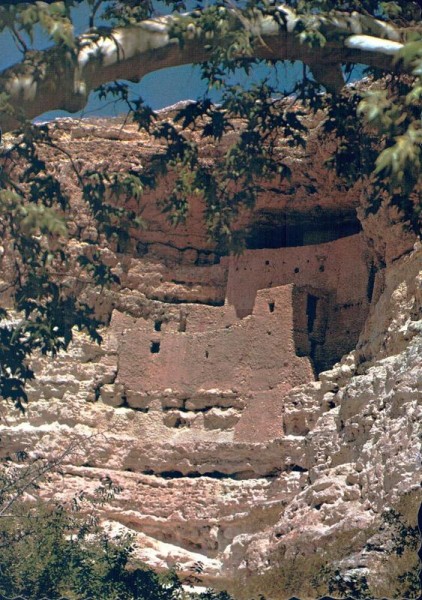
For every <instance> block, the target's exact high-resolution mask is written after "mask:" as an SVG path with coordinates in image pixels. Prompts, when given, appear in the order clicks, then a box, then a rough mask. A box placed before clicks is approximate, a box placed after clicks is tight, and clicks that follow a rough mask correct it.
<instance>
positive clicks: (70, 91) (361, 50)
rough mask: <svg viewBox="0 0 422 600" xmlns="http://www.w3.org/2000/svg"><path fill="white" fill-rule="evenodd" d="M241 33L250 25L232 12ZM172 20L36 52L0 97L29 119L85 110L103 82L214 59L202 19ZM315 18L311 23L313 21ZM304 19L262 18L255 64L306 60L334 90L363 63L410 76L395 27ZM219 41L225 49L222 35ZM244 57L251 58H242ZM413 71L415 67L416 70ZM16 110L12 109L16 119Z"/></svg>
mask: <svg viewBox="0 0 422 600" xmlns="http://www.w3.org/2000/svg"><path fill="white" fill-rule="evenodd" d="M232 17H233V18H232V24H233V28H235V27H237V28H239V26H244V24H242V23H240V21H239V18H238V17H237V16H236V14H235V12H234V11H232ZM189 18H190V16H189V15H188V14H185V15H182V16H180V15H170V16H165V17H159V18H156V19H149V20H146V21H143V22H141V23H139V25H137V26H130V27H121V28H116V29H114V30H112V31H111V32H110V34H107V35H99V34H96V33H92V32H90V33H86V34H84V35H82V36H81V37H80V38H78V40H77V47H78V48H79V50H78V51H77V53H76V55H75V56H72V55H71V52H70V51H66V50H64V49H62V48H58V47H53V48H50V49H48V50H45V51H44V52H31V53H28V55H27V56H26V57H25V59H24V60H23V62H22V63H20V64H17V65H14V66H13V67H11V68H9V69H7V70H5V71H3V73H1V74H0V91H2V92H6V94H8V96H9V97H10V100H9V104H10V105H11V107H13V108H14V109H15V111H16V109H17V107H18V109H17V111H18V112H19V113H21V115H22V116H25V117H26V118H34V117H36V116H39V115H40V114H42V113H44V112H46V111H49V110H54V109H63V110H67V111H69V112H76V111H78V110H81V109H82V108H83V107H84V106H85V105H86V103H87V100H88V95H89V93H90V91H91V90H93V89H95V88H97V87H98V86H100V85H101V84H104V83H107V82H110V81H114V80H117V79H124V80H130V81H139V80H140V79H141V78H142V77H143V76H144V75H146V74H147V73H150V72H153V71H157V70H160V69H164V68H166V67H174V66H179V65H184V64H190V63H193V62H196V63H198V62H203V61H206V60H207V59H208V58H209V57H210V55H209V52H208V51H207V49H206V46H207V44H209V43H210V39H209V34H208V37H207V34H204V33H203V32H202V31H201V30H200V29H199V27H197V25H195V19H194V18H193V17H192V18H191V21H190V22H189ZM179 19H184V22H185V24H186V22H187V21H188V25H187V29H186V31H187V33H186V35H185V39H184V44H179V42H178V40H177V39H174V38H171V37H170V32H171V29H172V27H173V26H174V24H175V23H177V21H178V20H179ZM305 19H308V21H305ZM312 19H313V21H312V23H309V16H308V17H303V16H298V15H297V14H296V13H295V12H294V11H293V10H292V9H290V8H289V7H287V6H284V5H281V6H279V7H278V9H277V11H276V13H275V16H262V15H260V14H259V13H256V16H255V17H254V19H253V20H252V21H250V26H249V30H250V32H251V34H252V36H253V37H254V39H255V40H256V44H255V47H254V49H253V56H251V59H252V58H260V59H271V60H300V61H302V62H304V63H305V64H307V65H309V67H310V68H311V70H312V72H313V74H314V76H315V77H316V78H317V79H318V80H319V81H320V82H321V83H323V85H324V86H325V87H326V88H327V89H328V90H329V91H338V90H339V89H341V87H342V85H344V82H343V77H342V74H341V71H340V65H341V64H347V63H361V64H365V65H368V66H371V67H377V68H379V69H382V70H387V71H398V70H400V71H403V70H404V67H403V66H402V65H399V64H397V62H396V61H395V60H394V59H395V57H396V55H397V53H398V52H399V50H400V49H401V48H402V47H403V44H402V43H401V39H400V35H401V34H400V32H399V30H398V29H395V28H394V27H392V26H391V25H389V24H386V23H384V22H382V21H379V20H377V19H374V18H370V17H368V16H366V15H361V14H358V13H351V14H348V13H332V14H330V15H326V16H315V15H312ZM315 28H316V29H318V30H319V31H320V32H321V33H322V34H323V35H324V36H325V38H326V40H327V42H326V44H325V45H324V46H323V47H318V48H315V47H313V48H311V47H310V46H309V45H307V44H306V43H301V42H300V39H299V35H298V32H300V31H301V30H303V29H307V30H308V31H312V30H313V29H315ZM214 35H215V39H214V40H213V42H215V43H217V44H222V45H223V44H224V38H218V37H217V34H214ZM242 58H244V56H243V57H242ZM408 70H410V67H409V69H408ZM12 112H13V111H10V113H12ZM18 124H19V119H18V118H17V116H16V114H8V113H7V110H5V111H3V112H2V113H0V127H1V128H2V129H3V131H8V130H11V129H13V128H16V127H17V126H18Z"/></svg>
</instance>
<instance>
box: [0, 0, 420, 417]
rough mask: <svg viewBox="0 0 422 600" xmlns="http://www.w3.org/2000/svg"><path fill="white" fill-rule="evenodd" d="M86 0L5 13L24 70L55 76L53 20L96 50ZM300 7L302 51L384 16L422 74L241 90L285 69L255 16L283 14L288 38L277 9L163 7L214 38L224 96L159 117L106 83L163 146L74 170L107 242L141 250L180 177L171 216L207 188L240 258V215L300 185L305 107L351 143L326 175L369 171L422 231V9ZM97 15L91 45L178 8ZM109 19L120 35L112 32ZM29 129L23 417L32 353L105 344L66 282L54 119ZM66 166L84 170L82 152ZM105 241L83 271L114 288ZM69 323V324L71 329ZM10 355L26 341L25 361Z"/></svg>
mask: <svg viewBox="0 0 422 600" xmlns="http://www.w3.org/2000/svg"><path fill="white" fill-rule="evenodd" d="M78 4H79V0H64V1H63V2H46V3H37V2H25V3H20V2H9V3H6V4H4V5H2V7H0V31H6V30H7V31H8V32H9V33H10V35H12V37H13V38H14V39H15V41H16V44H17V45H18V47H19V48H20V49H21V50H22V53H23V56H24V58H25V61H28V60H29V61H34V62H33V64H36V65H39V68H40V69H42V63H39V62H37V61H39V60H41V59H39V58H37V55H36V53H35V54H34V56H32V54H31V52H32V50H31V44H32V42H33V39H34V33H35V31H36V28H37V27H41V28H42V29H43V30H44V32H46V34H47V35H48V36H49V37H50V39H51V42H52V43H53V44H54V46H55V47H56V49H57V51H58V53H59V54H58V56H60V57H61V59H63V61H64V63H63V64H66V61H73V60H74V59H75V56H76V52H77V50H78V48H79V44H80V43H81V42H80V40H79V39H77V38H74V37H73V28H72V18H73V13H72V8H73V7H75V6H77V5H78ZM286 4H287V5H288V6H291V7H292V8H294V9H295V10H296V11H297V13H298V26H297V35H298V39H299V41H300V43H302V44H307V45H309V46H311V47H315V48H318V47H324V45H326V43H327V42H329V41H330V39H331V38H330V36H331V35H332V32H331V29H330V23H332V22H333V20H334V19H338V11H346V12H350V11H353V10H355V11H359V12H360V14H361V17H360V18H361V19H362V20H363V21H364V20H365V18H367V16H371V15H372V16H373V15H376V16H377V17H378V18H379V19H381V20H383V21H386V22H388V23H390V24H394V25H395V26H396V27H400V32H401V33H400V34H401V35H402V37H403V39H404V41H406V42H407V43H406V44H405V45H404V47H403V50H402V52H401V53H400V55H399V57H398V62H397V67H398V70H399V67H400V64H403V65H407V66H410V67H411V69H412V71H413V76H409V75H407V76H406V77H404V76H399V75H397V74H394V75H389V76H387V77H385V76H384V74H382V73H376V72H373V73H372V78H373V84H372V85H371V86H370V89H369V90H364V89H362V88H359V87H356V86H355V87H354V88H347V87H346V88H345V89H344V90H343V92H342V93H341V94H336V95H329V94H325V95H323V94H322V93H321V91H322V90H321V87H320V85H319V84H317V83H316V82H315V81H314V80H313V78H312V76H311V75H310V72H309V70H308V69H307V67H306V66H304V69H303V78H302V80H301V81H299V82H298V83H297V85H295V86H294V88H293V89H291V90H285V89H284V88H283V87H282V85H277V86H274V85H271V84H270V83H269V82H268V81H267V80H263V81H261V82H260V83H253V84H251V85H250V86H249V87H248V88H247V89H244V88H243V87H242V86H239V85H238V84H237V83H236V77H237V74H238V73H239V72H240V71H243V72H245V73H246V74H247V75H249V74H251V73H252V72H253V70H254V69H255V68H256V67H257V66H262V65H264V64H266V66H267V67H270V68H271V67H276V66H277V64H278V63H279V62H280V61H278V60H277V59H276V58H274V59H271V60H269V61H257V60H256V59H254V58H253V54H254V48H256V46H257V45H264V46H265V41H264V40H263V39H261V38H260V37H259V36H258V35H256V33H255V28H254V23H255V21H256V20H257V19H260V18H264V17H267V16H271V17H272V18H273V19H275V20H276V21H277V22H278V23H279V26H280V29H282V28H283V27H284V25H285V23H284V21H283V18H284V17H283V13H282V12H280V11H279V10H278V8H277V3H276V2H275V1H273V0H259V1H258V2H255V1H254V2H252V1H249V0H246V1H243V2H231V1H230V2H229V1H225V0H216V1H215V2H211V3H209V2H202V1H200V2H198V3H197V5H196V8H195V9H194V10H193V11H191V12H190V13H185V12H184V11H185V9H186V6H185V4H184V3H183V2H180V1H171V0H166V2H165V3H164V5H165V6H166V7H168V9H169V10H171V11H172V12H173V13H174V18H173V20H172V23H173V25H172V30H171V31H170V35H171V36H172V37H175V38H177V39H178V40H179V43H180V44H181V45H183V44H184V43H186V40H188V39H191V37H192V36H193V37H195V36H196V35H199V33H201V35H204V36H205V38H206V42H207V52H208V59H207V61H206V62H205V63H202V64H201V69H202V76H203V78H204V80H205V81H206V82H207V84H208V90H211V89H213V88H217V89H218V90H219V91H220V94H221V102H220V103H219V104H218V105H216V104H213V103H211V101H210V99H209V94H208V93H206V94H205V95H204V96H203V97H201V98H198V99H197V100H196V101H195V102H193V103H190V104H188V105H187V106H185V107H183V108H181V109H180V110H179V111H178V112H177V114H176V115H175V116H174V119H173V121H170V120H162V119H161V120H158V119H157V115H155V113H154V111H152V110H151V108H150V107H148V106H147V105H146V104H145V103H144V102H143V101H142V99H141V98H137V99H133V98H132V96H131V93H130V88H129V85H128V84H127V83H125V82H122V81H119V82H114V83H111V84H107V85H103V86H101V88H99V90H98V92H99V95H100V97H103V98H106V97H107V96H110V95H111V96H112V97H113V98H115V99H121V100H122V101H123V102H124V103H125V104H126V106H127V109H128V112H129V113H130V115H131V118H133V120H134V121H135V122H136V123H137V124H138V126H139V128H140V129H143V130H144V131H146V132H147V133H148V134H149V135H151V136H152V137H153V138H155V139H156V140H157V141H159V145H160V147H161V148H163V149H162V150H159V151H157V152H156V153H155V154H154V155H153V156H152V157H151V160H150V161H149V163H148V165H146V167H145V168H144V169H143V170H142V171H141V172H136V171H133V172H129V173H113V172H108V173H99V172H96V171H95V170H93V171H90V172H86V173H79V172H78V170H77V168H76V167H75V169H74V170H75V173H76V177H77V179H78V182H79V185H80V188H81V190H82V193H83V198H84V200H85V203H86V207H87V210H88V211H89V214H90V218H92V222H93V223H95V228H96V230H97V232H98V235H99V236H105V237H106V238H107V239H110V240H115V241H116V243H117V244H118V247H119V248H120V249H121V250H122V251H124V250H125V249H127V248H128V246H129V241H130V230H131V228H134V227H142V226H145V224H144V223H143V222H142V220H141V219H140V217H139V215H140V214H141V212H142V209H141V204H142V197H143V193H144V191H145V190H147V189H150V188H153V187H155V186H156V185H157V181H158V179H159V178H161V177H163V176H164V175H165V174H171V176H172V178H173V181H174V187H173V190H172V192H171V193H170V194H169V195H168V196H166V197H165V198H162V199H161V200H160V206H161V209H162V210H163V212H164V213H165V214H166V215H167V217H168V219H169V221H170V222H171V223H172V224H173V225H174V226H177V225H179V224H181V223H184V222H185V221H186V218H187V215H188V214H189V209H190V207H189V198H190V197H191V196H192V195H196V196H198V197H200V198H201V199H202V201H203V204H204V219H205V224H206V227H207V230H208V234H209V237H210V239H211V240H213V242H215V245H216V250H217V251H218V252H220V253H222V254H223V253H227V252H230V251H232V252H240V251H241V250H242V248H243V245H244V236H245V232H239V231H238V230H237V229H236V227H235V226H234V223H235V222H236V219H237V218H238V217H239V216H240V215H241V214H242V213H243V212H244V211H245V210H251V209H252V208H253V207H254V206H255V204H256V201H257V199H258V197H259V195H260V194H261V193H262V191H263V189H264V187H265V184H266V182H268V181H272V180H273V181H275V183H276V182H277V180H280V179H283V178H288V177H290V175H291V172H290V169H289V167H288V166H287V163H286V160H285V158H286V157H287V156H288V154H289V153H290V152H291V149H292V148H294V147H295V146H305V145H306V137H307V130H306V125H305V118H304V117H305V115H306V113H309V111H314V112H317V111H319V110H321V109H323V110H324V111H325V122H324V128H323V130H322V131H323V134H324V135H330V136H333V137H335V138H336V140H337V149H336V152H335V154H334V155H333V157H332V159H331V161H329V164H328V165H327V167H329V166H331V167H333V168H335V169H336V172H337V175H338V176H339V177H341V178H342V181H343V183H344V186H345V187H347V186H350V185H352V184H353V183H354V182H356V181H357V180H358V179H360V178H365V179H368V180H370V181H371V182H372V193H371V197H370V198H369V199H368V207H367V210H368V211H369V212H377V211H378V210H379V209H380V207H381V205H382V204H383V203H384V204H385V203H386V202H387V203H389V204H390V205H392V206H395V207H396V208H397V209H398V210H399V211H400V212H401V214H402V217H403V221H404V222H406V223H407V224H408V226H409V227H411V228H412V229H413V230H414V231H415V232H416V233H420V230H421V215H422V212H421V202H420V197H419V196H418V190H419V189H420V188H419V187H418V186H420V181H421V171H422V169H421V161H422V158H421V150H420V149H421V142H422V137H421V136H422V133H421V131H422V129H421V121H420V105H421V102H420V101H421V96H422V91H421V90H422V38H421V32H420V29H419V28H418V27H417V26H414V25H415V23H416V19H417V17H418V14H419V13H418V10H419V5H418V3H415V2H377V1H375V0H361V1H358V0H344V1H341V2H332V1H331V0H312V1H311V2H309V1H307V2H303V1H302V0H290V1H288V2H286ZM88 6H89V11H90V15H89V23H88V25H89V27H90V36H91V39H95V36H100V35H107V36H111V37H110V39H112V33H111V31H112V30H111V27H115V26H120V27H125V26H128V25H133V24H136V23H137V22H139V21H140V20H142V19H145V18H149V17H154V16H156V15H159V14H160V11H162V10H163V4H162V3H161V4H157V3H156V2H153V1H152V0H143V1H141V2H134V1H133V0H111V1H107V2H105V1H103V0H89V1H88ZM336 11H337V12H336ZM346 17H347V15H346ZM346 17H345V18H346ZM100 19H102V21H100ZM104 20H106V22H109V23H110V27H106V28H105V27H104ZM374 27H378V26H375V25H374ZM345 31H346V29H345ZM336 35H337V34H336ZM31 64H32V63H31ZM37 68H38V67H37ZM286 97H287V99H286ZM0 110H2V111H5V112H10V111H14V110H15V107H12V106H10V103H9V100H8V98H7V96H6V95H5V94H3V95H2V96H1V97H0ZM21 122H22V127H21V133H20V137H18V138H16V139H17V141H15V142H14V143H13V145H12V147H11V148H8V149H7V150H3V153H2V158H1V160H2V164H3V168H2V170H1V173H0V226H1V228H2V234H3V238H4V239H5V240H7V243H8V244H9V245H10V247H11V250H12V254H13V256H14V265H13V273H14V275H13V281H12V282H11V285H12V288H13V296H14V302H15V305H16V308H17V309H18V311H20V314H21V317H20V318H19V322H18V323H13V324H12V323H11V322H10V319H9V321H7V322H6V323H5V325H4V326H3V327H2V334H1V336H0V337H1V339H2V340H3V341H2V346H1V348H3V350H2V362H1V367H0V369H1V371H0V393H1V394H2V395H3V396H5V397H11V398H12V399H13V400H14V401H15V403H16V405H17V406H19V407H20V408H22V407H23V405H24V402H25V400H26V396H25V392H24V384H25V381H26V380H28V379H30V378H31V377H32V376H33V374H32V371H31V370H30V369H29V368H28V366H27V357H28V356H30V354H31V353H32V352H33V351H34V350H36V349H39V350H41V351H42V352H44V353H48V354H52V355H54V353H56V352H57V351H59V350H60V349H64V348H66V347H67V346H68V344H69V343H70V341H71V339H72V331H73V327H74V326H76V327H78V328H79V329H81V330H85V331H87V332H88V333H89V335H91V337H93V338H94V339H97V340H99V336H98V333H96V330H97V327H98V323H97V322H96V321H95V319H94V318H93V315H92V314H91V313H90V310H89V308H88V307H86V306H82V305H81V304H80V303H79V302H78V300H77V298H76V297H75V296H74V295H72V292H71V290H70V289H69V288H68V287H66V285H64V283H63V282H64V280H65V278H64V277H63V273H64V271H69V269H70V268H71V263H72V261H71V259H70V257H69V255H68V253H67V246H66V239H67V230H66V225H65V221H66V217H67V215H68V214H69V210H70V205H69V199H68V198H67V197H66V194H65V193H64V192H63V190H62V188H61V185H60V182H59V180H58V179H57V177H56V176H55V175H54V174H53V173H52V172H50V171H49V166H48V164H47V163H46V161H45V159H43V157H42V153H41V152H40V148H43V147H50V148H52V147H54V141H53V140H52V139H51V137H50V134H49V130H48V127H47V126H40V127H34V126H33V125H31V124H30V123H28V122H26V121H25V118H24V115H21ZM234 124H236V129H237V131H238V132H239V133H238V135H237V136H235V139H234V141H233V142H232V143H231V144H229V145H228V146H227V144H226V145H225V146H224V145H221V150H220V151H219V153H218V155H217V157H216V159H215V161H214V163H213V165H210V164H209V163H207V162H206V161H204V160H202V159H201V157H200V152H199V146H198V144H199V143H201V140H203V139H205V140H210V141H212V142H215V143H216V144H218V143H220V142H221V141H222V140H223V138H224V136H226V134H228V133H229V132H231V131H233V129H234ZM56 150H57V151H60V149H58V148H56ZM67 158H68V160H69V161H71V157H70V156H68V157H67ZM129 205H130V210H128V208H127V207H128V206H129ZM91 245H92V246H93V247H92V248H91V249H86V250H85V251H84V252H83V253H82V255H81V256H80V257H79V258H78V259H77V261H76V264H77V265H78V266H79V268H81V269H82V270H83V271H84V273H85V276H86V278H87V280H89V281H92V282H93V283H95V284H97V285H101V286H104V285H113V284H114V283H116V282H117V278H116V275H115V274H114V273H113V272H112V271H111V270H110V268H108V267H107V266H106V265H104V264H103V263H102V261H101V255H100V253H99V252H98V251H97V250H96V248H95V247H94V244H91ZM61 281H62V283H61ZM60 315H66V316H65V317H63V322H61V321H60ZM7 317H8V315H7V314H4V315H3V318H7ZM8 346H9V347H10V348H13V357H11V358H8V351H7V347H8ZM8 382H9V383H8Z"/></svg>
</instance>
